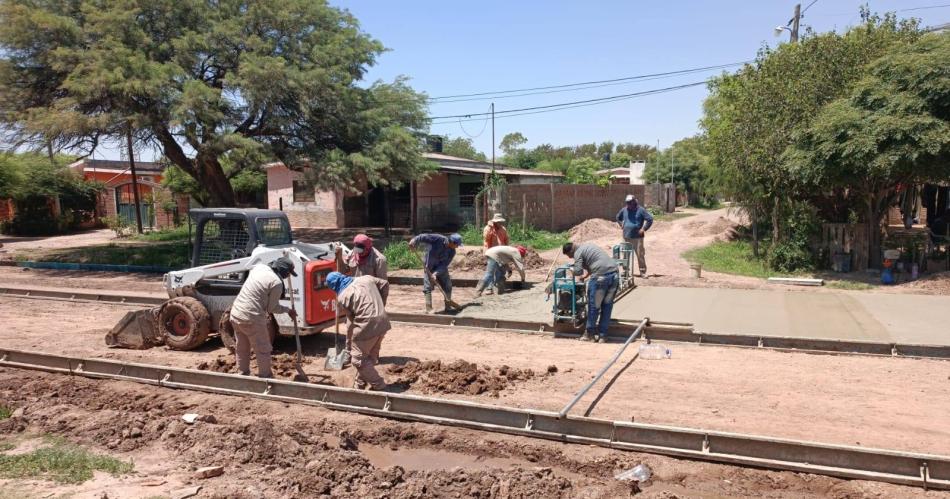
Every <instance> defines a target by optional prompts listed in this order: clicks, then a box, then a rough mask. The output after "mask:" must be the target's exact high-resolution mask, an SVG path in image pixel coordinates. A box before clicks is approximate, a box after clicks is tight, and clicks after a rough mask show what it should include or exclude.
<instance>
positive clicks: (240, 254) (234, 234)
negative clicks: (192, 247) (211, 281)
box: [198, 218, 251, 265]
mask: <svg viewBox="0 0 950 499" xmlns="http://www.w3.org/2000/svg"><path fill="white" fill-rule="evenodd" d="M198 230H200V231H201V239H200V241H201V248H200V250H199V252H198V265H208V264H211V263H218V262H223V261H226V260H233V259H235V258H244V257H245V256H247V255H248V248H247V244H248V242H249V241H250V239H251V237H250V235H249V234H248V233H247V223H246V222H245V221H244V220H243V219H235V218H224V219H212V220H208V221H207V222H205V223H204V225H203V226H202V227H199V228H198Z"/></svg>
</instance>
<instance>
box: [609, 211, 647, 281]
mask: <svg viewBox="0 0 950 499" xmlns="http://www.w3.org/2000/svg"><path fill="white" fill-rule="evenodd" d="M617 224H618V225H620V228H621V229H622V230H623V240H624V242H627V243H629V244H630V245H631V246H632V247H633V253H632V254H631V255H630V262H629V263H628V265H629V268H630V272H633V255H636V257H637V264H638V265H639V266H640V276H639V277H641V278H644V279H646V277H647V260H646V247H645V246H644V244H643V236H644V235H645V234H646V232H647V231H648V230H650V227H651V226H653V215H651V214H650V212H649V211H647V210H645V209H644V208H643V207H642V206H640V204H639V203H638V202H637V198H635V197H634V196H633V194H627V198H626V199H625V200H624V207H623V208H621V209H620V211H619V212H617Z"/></svg>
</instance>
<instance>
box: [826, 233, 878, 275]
mask: <svg viewBox="0 0 950 499" xmlns="http://www.w3.org/2000/svg"><path fill="white" fill-rule="evenodd" d="M821 250H823V252H824V254H825V255H826V256H827V258H828V259H829V260H831V261H834V258H835V255H850V257H851V262H850V268H851V270H852V271H864V270H867V268H868V227H867V224H823V225H822V226H821ZM839 258H840V257H839Z"/></svg>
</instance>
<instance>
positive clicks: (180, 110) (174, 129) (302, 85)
mask: <svg viewBox="0 0 950 499" xmlns="http://www.w3.org/2000/svg"><path fill="white" fill-rule="evenodd" d="M382 51H383V46H382V44H380V42H378V41H376V40H375V39H373V38H371V37H370V36H368V35H367V34H365V33H364V32H362V31H361V30H360V28H359V25H358V23H357V21H356V19H355V18H353V16H352V15H350V14H349V13H348V12H346V11H344V10H341V9H338V8H334V7H330V6H328V5H327V4H326V2H324V1H319V0H318V1H314V0H258V1H254V2H249V1H247V0H220V1H215V2H206V1H200V0H70V1H58V0H2V1H0V123H2V124H3V125H4V126H5V130H6V132H7V135H8V137H7V140H9V141H11V142H13V143H15V144H17V145H28V146H31V147H36V148H39V147H43V146H46V145H49V144H54V145H55V146H56V148H57V149H65V150H82V151H85V152H89V151H91V150H93V149H95V147H96V146H97V145H99V144H100V143H102V142H103V141H110V140H111V141H118V140H122V139H124V137H125V134H126V133H127V130H129V129H130V128H131V129H133V130H134V131H135V140H136V141H137V142H138V143H140V144H150V145H157V146H158V147H159V148H160V149H161V152H162V154H163V155H164V157H166V158H167V159H168V161H170V162H171V163H172V164H174V165H175V166H177V167H178V168H180V169H181V171H183V172H184V173H186V174H187V175H188V176H190V177H192V178H194V179H195V180H196V181H197V182H198V183H200V184H201V185H202V187H203V188H204V189H205V190H206V191H207V193H208V201H209V204H211V205H223V206H226V205H232V204H233V203H234V188H233V186H232V183H231V182H230V181H229V178H228V174H227V173H226V172H225V168H224V165H223V164H222V160H221V158H222V157H223V156H225V155H227V154H229V153H234V154H236V155H237V156H240V157H242V158H243V159H244V160H245V161H246V162H247V163H241V166H239V167H238V169H243V168H244V167H245V166H244V165H246V164H248V163H253V162H256V163H257V164H260V163H262V162H264V161H266V160H270V159H273V158H277V159H279V160H281V161H283V162H284V163H285V164H287V165H289V166H290V167H291V168H304V167H305V166H309V167H310V168H309V170H308V172H309V173H308V178H309V179H310V180H311V181H312V182H313V183H314V184H315V185H317V186H319V187H324V188H327V187H334V188H338V187H345V186H352V185H354V184H355V183H356V182H357V181H358V180H359V179H361V178H366V179H367V180H368V181H369V182H370V183H372V184H382V185H389V184H392V185H395V186H398V185H400V184H401V183H403V182H405V181H407V180H410V179H414V178H418V177H419V176H420V175H423V174H425V173H426V172H427V171H429V169H431V165H430V164H429V163H428V162H426V161H424V159H423V158H422V156H421V153H422V146H421V143H420V141H419V140H418V138H417V133H418V132H420V131H422V130H424V129H425V128H426V127H427V124H428V120H427V117H426V109H425V98H424V96H422V95H420V94H418V93H416V92H414V91H413V90H412V89H411V88H409V86H408V85H406V83H405V80H404V79H401V78H400V79H397V80H396V81H395V82H393V83H389V84H387V83H381V82H377V83H375V84H373V85H371V86H368V87H367V86H362V85H360V84H359V83H360V81H361V80H362V78H363V77H364V75H365V73H366V71H367V69H368V68H369V66H371V65H373V64H374V63H375V61H376V58H377V57H378V55H379V54H380V53H381V52H382ZM235 175H237V173H235Z"/></svg>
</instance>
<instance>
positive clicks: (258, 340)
mask: <svg viewBox="0 0 950 499" xmlns="http://www.w3.org/2000/svg"><path fill="white" fill-rule="evenodd" d="M296 275H297V273H296V272H295V271H294V264H293V262H291V261H290V259H289V258H287V257H286V256H284V257H280V258H278V259H277V260H274V261H272V262H270V263H269V264H266V265H265V264H262V263H261V264H257V265H255V266H254V267H252V268H251V271H250V272H248V275H247V279H246V280H245V281H244V285H242V286H241V291H240V292H239V293H238V295H237V298H235V299H234V303H233V304H232V305H231V326H232V327H233V328H234V338H235V340H236V344H235V346H234V355H235V356H236V357H237V365H238V371H240V373H241V374H243V375H244V376H249V375H250V374H251V350H253V351H254V355H255V356H256V357H257V375H258V377H261V378H272V377H273V376H274V374H273V372H271V358H270V353H271V348H272V345H271V339H270V334H268V332H267V323H268V322H269V320H270V319H269V317H268V314H288V315H290V317H291V318H292V319H295V320H296V318H297V313H296V312H295V311H293V310H291V309H289V308H287V307H285V306H283V305H281V304H280V302H279V300H280V297H281V295H283V294H284V280H285V279H287V276H296Z"/></svg>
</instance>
